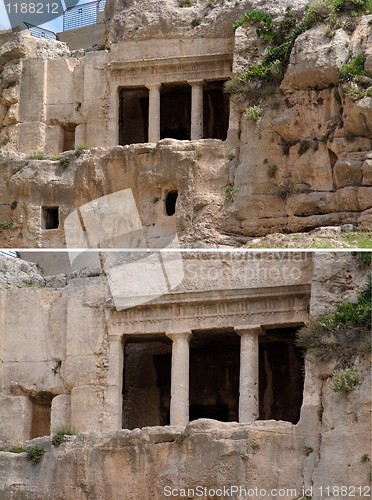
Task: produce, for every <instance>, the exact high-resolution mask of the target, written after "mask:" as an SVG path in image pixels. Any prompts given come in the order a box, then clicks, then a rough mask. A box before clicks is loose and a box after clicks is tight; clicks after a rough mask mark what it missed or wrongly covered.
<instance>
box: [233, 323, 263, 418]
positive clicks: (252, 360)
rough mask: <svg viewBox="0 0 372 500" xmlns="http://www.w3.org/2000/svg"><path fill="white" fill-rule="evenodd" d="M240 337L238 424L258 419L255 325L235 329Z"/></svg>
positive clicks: (256, 332) (259, 328)
mask: <svg viewBox="0 0 372 500" xmlns="http://www.w3.org/2000/svg"><path fill="white" fill-rule="evenodd" d="M235 332H236V333H237V334H238V335H240V394H239V422H240V423H250V422H253V421H254V420H256V419H257V418H258V336H259V335H260V334H261V333H262V329H261V327H260V326H257V325H247V326H239V327H235Z"/></svg>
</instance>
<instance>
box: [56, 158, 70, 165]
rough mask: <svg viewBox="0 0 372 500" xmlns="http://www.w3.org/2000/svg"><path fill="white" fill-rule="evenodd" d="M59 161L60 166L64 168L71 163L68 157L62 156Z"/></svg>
mask: <svg viewBox="0 0 372 500" xmlns="http://www.w3.org/2000/svg"><path fill="white" fill-rule="evenodd" d="M58 161H59V163H60V165H62V166H63V167H67V165H68V164H69V163H70V158H69V157H68V156H60V157H59V158H58Z"/></svg>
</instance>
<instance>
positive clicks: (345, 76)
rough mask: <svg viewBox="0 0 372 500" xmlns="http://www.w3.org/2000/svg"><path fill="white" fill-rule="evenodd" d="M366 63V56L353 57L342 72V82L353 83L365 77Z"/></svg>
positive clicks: (343, 67)
mask: <svg viewBox="0 0 372 500" xmlns="http://www.w3.org/2000/svg"><path fill="white" fill-rule="evenodd" d="M365 62H366V56H365V54H358V55H357V56H356V57H353V58H352V59H351V60H350V61H349V62H347V63H346V64H344V65H343V66H342V68H341V72H340V81H341V82H351V81H353V80H355V79H359V78H360V77H361V76H363V74H364V64H365Z"/></svg>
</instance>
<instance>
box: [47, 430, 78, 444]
mask: <svg viewBox="0 0 372 500" xmlns="http://www.w3.org/2000/svg"><path fill="white" fill-rule="evenodd" d="M74 434H76V431H75V430H74V429H73V428H72V427H69V426H63V427H60V428H59V429H58V430H57V432H56V433H55V434H54V436H53V438H52V445H53V446H59V445H60V444H61V443H63V441H64V440H65V436H73V435H74Z"/></svg>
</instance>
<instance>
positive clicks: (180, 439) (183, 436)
mask: <svg viewBox="0 0 372 500" xmlns="http://www.w3.org/2000/svg"><path fill="white" fill-rule="evenodd" d="M188 437H189V435H188V434H187V432H181V433H180V434H178V435H177V436H176V439H175V440H174V441H173V442H174V443H176V444H182V443H183V442H184V441H185V439H186V438H188Z"/></svg>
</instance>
